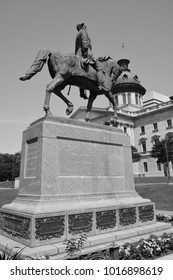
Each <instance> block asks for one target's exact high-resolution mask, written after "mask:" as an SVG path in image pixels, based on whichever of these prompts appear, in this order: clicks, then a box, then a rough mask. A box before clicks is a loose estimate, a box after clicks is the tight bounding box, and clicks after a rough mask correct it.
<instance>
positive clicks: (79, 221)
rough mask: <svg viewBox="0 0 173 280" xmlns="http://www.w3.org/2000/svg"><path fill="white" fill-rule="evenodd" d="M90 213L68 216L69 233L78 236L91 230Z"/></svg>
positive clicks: (91, 218) (91, 217)
mask: <svg viewBox="0 0 173 280" xmlns="http://www.w3.org/2000/svg"><path fill="white" fill-rule="evenodd" d="M92 220H93V216H92V213H81V214H74V215H69V216H68V223H69V233H71V234H78V233H82V232H90V231H91V230H92Z"/></svg>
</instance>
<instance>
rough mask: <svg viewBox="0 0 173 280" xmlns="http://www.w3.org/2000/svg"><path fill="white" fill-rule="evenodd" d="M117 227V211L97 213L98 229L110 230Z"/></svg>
mask: <svg viewBox="0 0 173 280" xmlns="http://www.w3.org/2000/svg"><path fill="white" fill-rule="evenodd" d="M115 226H116V210H107V211H100V212H96V228H97V229H101V230H104V229H109V228H114V227H115Z"/></svg>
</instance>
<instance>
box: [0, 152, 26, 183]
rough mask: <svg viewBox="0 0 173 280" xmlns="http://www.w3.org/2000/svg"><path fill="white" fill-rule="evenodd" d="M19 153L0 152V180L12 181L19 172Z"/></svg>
mask: <svg viewBox="0 0 173 280" xmlns="http://www.w3.org/2000/svg"><path fill="white" fill-rule="evenodd" d="M20 158H21V154H20V153H15V154H14V155H13V154H8V153H6V154H1V153H0V181H7V180H8V181H14V179H15V178H16V177H19V173H20Z"/></svg>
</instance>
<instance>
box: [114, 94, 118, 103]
mask: <svg viewBox="0 0 173 280" xmlns="http://www.w3.org/2000/svg"><path fill="white" fill-rule="evenodd" d="M115 102H116V104H117V105H118V95H115Z"/></svg>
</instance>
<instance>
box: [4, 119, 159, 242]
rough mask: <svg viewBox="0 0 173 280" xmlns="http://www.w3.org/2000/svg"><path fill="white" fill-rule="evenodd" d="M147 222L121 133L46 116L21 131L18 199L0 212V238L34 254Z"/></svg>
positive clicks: (149, 207)
mask: <svg viewBox="0 0 173 280" xmlns="http://www.w3.org/2000/svg"><path fill="white" fill-rule="evenodd" d="M154 223H155V209H154V204H153V203H152V202H151V201H150V200H147V199H143V198H141V197H140V196H139V195H138V194H137V193H136V191H135V188H134V179H133V170H132V159H131V145H130V139H129V137H128V136H127V135H126V134H124V133H123V132H122V131H121V130H120V129H117V128H111V127H107V126H103V125H98V124H93V123H84V122H80V121H76V120H70V119H66V118H59V117H54V116H47V117H44V118H42V119H39V120H37V121H35V122H34V123H32V124H31V125H30V127H29V128H28V129H27V130H26V131H24V133H23V142H22V159H21V172H20V185H19V194H18V196H17V198H16V199H15V200H14V201H13V202H12V203H11V204H8V205H4V206H3V207H2V208H1V211H0V228H1V234H3V235H5V236H8V237H10V238H11V239H14V240H16V241H20V242H21V243H22V244H26V245H28V246H30V247H34V246H39V245H45V244H50V243H58V242H62V241H63V240H65V239H66V238H68V239H69V238H71V237H75V236H77V235H79V234H80V233H83V232H85V233H86V234H87V236H89V237H92V236H95V237H97V236H98V239H99V236H102V235H103V234H105V233H106V234H108V233H111V234H115V235H116V234H118V232H119V231H121V232H122V230H126V229H133V228H134V229H135V230H136V228H138V227H141V226H144V225H148V224H154ZM96 239H97V238H96Z"/></svg>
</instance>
